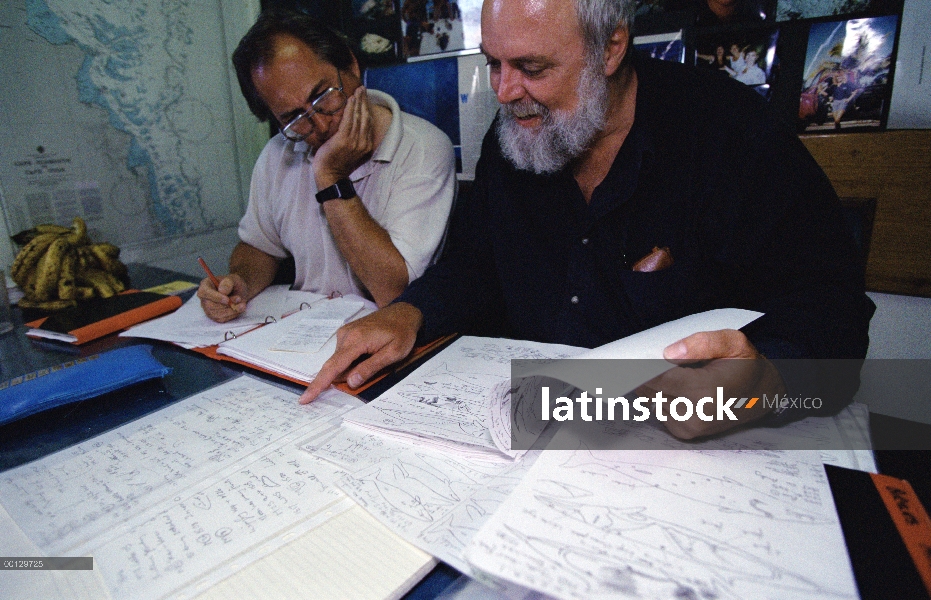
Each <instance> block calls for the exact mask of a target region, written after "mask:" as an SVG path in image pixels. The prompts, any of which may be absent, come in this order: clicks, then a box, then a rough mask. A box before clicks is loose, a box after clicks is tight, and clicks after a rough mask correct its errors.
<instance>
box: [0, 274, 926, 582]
mask: <svg viewBox="0 0 931 600" xmlns="http://www.w3.org/2000/svg"><path fill="white" fill-rule="evenodd" d="M130 276H131V278H132V281H133V285H134V287H136V288H139V289H142V288H145V287H149V286H152V285H156V284H159V283H165V282H166V281H172V280H175V279H190V277H188V276H184V275H179V274H177V273H173V272H170V271H165V270H163V269H157V268H153V267H147V266H144V265H130ZM27 316H28V315H27ZM13 318H14V324H15V325H16V326H17V328H16V330H15V331H14V332H12V333H9V334H6V335H3V336H0V380H5V379H9V378H11V377H15V376H17V375H22V374H24V373H29V372H31V371H35V370H37V369H41V368H44V367H49V366H52V365H57V364H60V363H62V362H64V361H67V360H69V359H72V358H76V357H79V356H87V355H90V354H94V353H98V352H102V351H106V350H110V349H113V348H117V347H122V346H128V345H135V344H149V345H152V346H153V355H154V356H155V357H156V358H157V359H158V360H159V361H161V362H162V363H163V364H164V365H166V366H168V367H171V368H172V373H171V374H169V375H168V376H166V377H164V378H163V379H160V380H152V381H147V382H143V383H140V384H136V385H133V386H131V387H129V388H125V389H123V390H119V391H116V392H112V393H109V394H105V395H103V396H99V397H97V398H92V399H88V400H84V401H82V402H78V403H74V404H70V405H66V406H62V407H58V408H55V409H52V410H48V411H45V412H42V413H38V414H35V415H32V416H30V417H27V418H25V419H22V420H19V421H15V422H13V423H8V424H7V425H4V426H0V472H2V471H5V470H7V469H10V468H13V467H15V466H18V465H21V464H24V463H27V462H29V461H32V460H35V459H38V458H41V457H43V456H45V455H48V454H51V453H53V452H55V451H58V450H61V449H63V448H66V447H69V446H72V445H74V444H77V443H79V442H81V441H83V440H86V439H88V438H91V437H94V436H95V435H98V434H100V433H103V432H105V431H108V430H110V429H113V428H115V427H119V426H120V425H123V424H124V423H127V422H130V421H133V420H135V419H138V418H140V417H142V416H144V415H146V414H149V413H151V412H153V411H156V410H159V409H161V408H164V407H165V406H168V405H170V404H172V403H174V402H177V401H179V400H182V399H184V398H186V397H188V396H190V395H192V394H195V393H198V392H200V391H203V390H205V389H207V388H209V387H211V386H213V385H216V384H218V383H221V382H223V381H226V380H228V379H232V378H233V377H236V376H238V375H239V374H240V373H242V372H243V371H249V372H250V373H252V374H254V375H256V376H257V377H261V378H265V379H268V380H273V381H276V382H277V383H279V384H281V383H284V384H285V385H288V386H291V387H293V389H294V390H295V391H300V389H301V387H300V386H297V385H295V384H289V383H287V382H282V381H281V380H277V379H273V378H271V376H269V375H266V374H264V373H260V372H258V371H253V370H251V369H248V368H246V367H240V366H238V365H234V364H232V363H226V362H222V361H216V360H212V359H209V358H207V357H204V356H202V355H200V354H197V353H195V352H191V351H187V350H183V349H181V348H179V347H176V346H173V345H171V344H166V343H160V342H154V341H152V340H141V339H133V338H119V337H117V336H115V335H113V336H108V337H106V338H102V339H100V340H96V341H94V342H91V343H89V344H86V345H84V346H81V347H74V346H70V345H68V344H61V343H55V342H45V341H38V340H33V339H30V338H27V337H26V336H25V328H24V327H23V326H22V324H23V315H22V313H21V311H19V310H18V309H15V310H14V311H13ZM423 360H426V357H424V358H423V359H421V361H418V362H416V363H414V364H413V365H410V366H408V367H406V368H405V369H403V370H402V371H400V372H399V373H395V374H393V375H391V376H389V377H387V378H385V379H384V380H382V381H381V382H379V383H377V384H376V385H374V386H372V387H371V388H369V389H367V390H366V391H365V392H363V393H362V394H360V396H361V397H362V399H363V400H371V399H373V398H375V397H376V396H377V395H379V394H380V393H381V392H383V391H384V390H385V389H387V388H388V387H390V386H391V385H393V384H394V383H396V382H397V381H399V380H400V379H401V378H402V377H404V376H405V375H406V374H407V373H409V372H410V371H411V370H413V369H414V368H416V367H417V366H419V364H420V362H422V361H423ZM870 428H871V431H872V434H873V436H874V439H877V440H882V443H881V444H878V445H880V446H881V447H896V446H895V445H894V444H892V443H890V442H889V440H894V439H900V438H902V437H903V436H904V437H911V436H915V437H917V438H922V439H925V440H927V439H931V426H929V425H926V424H921V423H913V422H909V421H903V420H902V419H895V418H893V417H886V416H883V415H875V414H873V415H871V418H870ZM876 460H877V464H878V466H879V469H880V471H881V472H883V473H886V474H889V475H892V476H894V477H899V478H902V479H907V480H909V481H910V482H911V484H912V486H913V488H914V489H915V492H916V493H917V495H918V496H919V498H920V499H921V501H922V502H923V503H924V505H925V506H926V507H931V476H929V475H931V452H928V451H915V450H911V451H909V450H885V451H877V452H876ZM458 575H459V574H458V573H457V572H456V571H455V570H454V569H452V568H450V567H448V566H446V565H440V566H439V567H437V569H435V570H434V571H433V572H432V573H431V574H430V575H429V576H428V577H427V578H426V579H425V580H424V581H423V582H422V583H421V584H420V585H419V586H417V587H416V588H415V589H414V590H412V592H411V593H410V594H409V595H408V596H407V598H430V597H434V596H436V595H437V594H438V593H439V592H441V591H442V590H443V589H444V588H445V587H446V586H447V585H449V584H450V583H452V582H453V581H454V580H455V578H456V577H458Z"/></svg>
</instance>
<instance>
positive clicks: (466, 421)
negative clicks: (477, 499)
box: [346, 309, 761, 460]
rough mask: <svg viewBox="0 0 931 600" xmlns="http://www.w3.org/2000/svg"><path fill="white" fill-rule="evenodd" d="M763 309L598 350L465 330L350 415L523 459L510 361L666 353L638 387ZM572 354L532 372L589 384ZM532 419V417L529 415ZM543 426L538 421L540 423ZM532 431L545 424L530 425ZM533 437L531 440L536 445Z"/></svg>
mask: <svg viewBox="0 0 931 600" xmlns="http://www.w3.org/2000/svg"><path fill="white" fill-rule="evenodd" d="M760 315H761V313H758V312H753V311H747V310H739V309H722V310H713V311H708V312H705V313H700V314H696V315H691V316H688V317H685V318H682V319H678V320H676V321H671V322H669V323H664V324H662V325H660V326H658V327H654V328H652V329H648V330H646V331H643V332H640V333H637V334H635V335H632V336H629V337H627V338H624V339H621V340H617V341H614V342H611V343H610V344H606V345H604V346H601V347H599V348H595V349H594V350H586V349H584V348H577V347H573V346H564V345H560V344H541V343H537V342H525V341H516V340H505V339H498V338H476V337H463V338H460V339H459V340H457V341H456V342H455V343H453V344H452V345H451V346H449V347H448V348H446V349H445V350H443V351H442V352H440V353H439V354H437V355H436V356H435V357H433V358H432V359H430V360H429V361H427V362H426V363H425V364H424V365H423V366H421V367H420V368H419V369H417V370H416V371H414V372H413V373H411V374H410V375H409V376H408V377H407V378H405V379H404V380H403V381H401V382H400V383H399V384H397V385H396V386H394V387H393V388H392V389H391V390H389V391H388V392H385V393H384V394H382V395H381V396H379V397H378V398H376V399H375V400H374V401H373V402H371V403H369V404H367V405H366V406H364V407H362V408H360V409H358V410H355V411H353V412H352V413H350V414H349V415H347V417H346V422H347V423H349V424H351V425H353V426H356V427H362V428H365V429H367V430H369V431H375V432H378V433H381V434H382V435H389V436H392V437H394V438H396V439H402V440H406V441H408V442H412V443H417V444H421V445H424V444H426V445H430V446H433V447H437V448H441V449H446V450H452V451H455V452H457V453H459V454H460V455H462V456H472V457H485V458H487V459H490V460H494V459H499V460H500V459H502V458H511V459H513V458H517V457H519V456H520V454H521V452H520V451H515V450H512V449H511V416H510V412H511V404H510V398H511V391H512V390H511V386H512V385H514V382H511V381H510V379H511V361H512V360H518V359H525V360H528V359H537V360H541V361H542V360H551V359H562V358H571V359H605V358H615V359H660V360H655V362H654V363H652V364H651V365H648V366H653V365H655V368H654V370H652V371H649V370H644V369H640V370H638V373H637V375H638V376H639V377H640V379H637V380H631V381H630V382H629V387H628V388H626V389H633V388H634V387H636V386H638V385H640V384H642V383H644V382H646V381H648V380H649V379H651V378H652V377H654V376H656V375H659V374H660V373H662V371H663V370H665V369H669V368H671V367H672V366H673V365H672V364H671V363H666V362H664V361H662V360H661V359H662V357H663V349H664V348H665V347H666V346H668V345H669V344H672V343H673V342H676V341H678V340H680V339H682V338H684V337H687V336H689V335H691V334H693V333H696V332H699V331H713V330H718V329H725V328H733V329H737V328H740V327H743V326H744V325H746V324H747V323H749V322H751V321H753V320H754V319H756V318H758V317H759V316H760ZM569 362H571V361H559V360H552V361H551V362H546V363H545V364H543V365H542V366H541V367H540V368H539V369H537V370H535V371H532V372H528V373H527V379H528V380H529V379H530V377H549V378H551V379H554V380H558V381H562V382H565V383H567V384H568V386H569V387H570V388H571V387H579V388H584V387H585V385H586V383H587V382H583V381H579V380H578V376H577V369H576V370H573V369H571V368H566V366H567V363H569ZM526 421H527V422H528V423H530V422H532V421H533V419H527V420H526ZM537 427H538V424H537ZM529 433H530V434H531V441H532V438H534V437H536V436H537V435H539V433H540V430H539V429H535V430H532V431H529ZM530 445H531V444H529V443H528V444H527V446H530Z"/></svg>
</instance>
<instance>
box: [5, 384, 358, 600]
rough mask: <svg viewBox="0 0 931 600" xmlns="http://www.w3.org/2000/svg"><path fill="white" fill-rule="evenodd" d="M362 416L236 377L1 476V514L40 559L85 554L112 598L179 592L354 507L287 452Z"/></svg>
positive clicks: (344, 402)
mask: <svg viewBox="0 0 931 600" xmlns="http://www.w3.org/2000/svg"><path fill="white" fill-rule="evenodd" d="M360 404H361V403H360V402H359V401H358V400H357V399H355V398H353V397H351V396H348V395H346V394H342V393H340V392H337V391H335V390H333V391H329V392H327V395H326V396H325V397H322V398H320V399H318V400H317V401H316V402H314V403H312V404H310V405H306V406H302V405H299V404H298V403H297V394H296V393H295V392H292V391H289V390H285V389H282V388H279V387H277V386H274V385H272V384H269V383H265V382H262V381H259V380H256V379H254V378H251V377H246V376H242V377H239V378H237V379H234V380H231V381H229V382H226V383H223V384H221V385H219V386H216V387H214V388H211V389H209V390H207V391H205V392H202V393H200V394H197V395H195V396H192V397H190V398H188V399H186V400H183V401H181V402H178V403H177V404H174V405H172V406H169V407H167V408H165V409H162V410H160V411H158V412H156V413H153V414H150V415H147V416H146V417H143V418H142V419H139V420H138V421H134V422H132V423H129V424H127V425H124V426H122V427H120V428H118V429H116V430H113V431H111V432H108V433H105V434H103V435H101V436H98V437H96V438H93V439H91V440H88V441H86V442H84V443H82V444H79V445H77V446H74V447H72V448H69V449H66V450H63V451H61V452H58V453H55V454H52V455H49V456H47V457H45V458H43V459H40V460H38V461H35V462H33V463H30V464H27V465H23V466H22V467H18V468H16V469H12V470H10V471H7V472H5V473H3V474H2V476H0V502H2V504H3V507H4V508H5V510H6V512H7V513H8V514H9V515H10V516H11V518H12V519H13V520H14V521H15V523H16V524H17V526H18V527H19V528H20V529H21V530H22V532H24V533H25V535H26V536H28V538H29V540H30V541H31V542H32V543H34V544H35V545H36V547H37V548H39V549H40V550H41V551H42V552H43V553H47V554H48V555H53V556H54V555H59V556H61V555H93V556H94V557H95V559H96V563H95V564H97V565H99V568H100V573H101V575H102V577H103V579H104V581H105V582H106V584H107V587H108V589H109V590H110V592H111V593H112V594H113V595H114V596H115V597H137V598H160V597H163V596H165V595H166V594H169V593H172V594H175V593H181V592H182V591H183V590H184V589H185V588H186V587H188V586H195V585H196V584H197V583H198V582H199V581H201V580H202V579H203V578H205V577H207V578H209V574H210V572H211V571H213V570H215V569H216V568H217V567H218V566H219V565H221V564H223V563H225V562H229V561H230V560H231V559H232V558H233V557H237V561H238V562H241V564H242V565H245V564H248V562H249V561H251V560H254V559H256V558H258V557H261V556H264V555H266V554H268V553H269V552H272V551H273V550H275V549H276V548H277V547H278V546H279V545H280V544H282V543H284V542H286V541H288V540H290V539H291V538H292V537H293V536H295V535H299V534H300V533H302V532H303V531H306V530H308V529H309V528H311V527H314V526H315V525H317V524H319V523H320V522H322V521H323V520H325V519H326V518H329V517H331V516H333V515H335V514H338V513H339V512H340V511H342V510H345V509H347V508H349V507H350V506H351V505H352V504H351V502H350V501H349V500H348V499H347V498H346V497H345V496H344V495H343V494H342V493H341V492H339V491H338V490H337V488H336V487H335V486H334V484H333V482H334V478H335V476H336V473H337V471H336V470H335V469H334V468H333V467H332V466H330V465H329V464H328V463H325V462H323V461H321V460H318V459H315V458H314V457H311V456H309V455H307V454H306V453H304V452H301V451H300V450H298V449H297V447H296V443H297V441H298V440H299V439H301V438H304V437H307V436H309V435H313V434H314V433H318V432H331V431H335V428H336V427H338V424H339V418H340V417H341V415H342V414H343V413H345V412H346V411H348V410H350V409H351V408H353V407H356V406H358V405H360Z"/></svg>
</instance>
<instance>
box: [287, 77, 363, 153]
mask: <svg viewBox="0 0 931 600" xmlns="http://www.w3.org/2000/svg"><path fill="white" fill-rule="evenodd" d="M336 78H337V80H338V81H339V87H331V88H327V89H326V91H325V92H323V93H322V94H320V96H318V97H317V99H316V100H314V101H313V102H311V104H310V110H308V111H305V112H302V113H301V114H299V115H298V116H296V117H294V118H293V119H291V120H290V121H288V123H287V124H286V125H285V126H284V127H282V128H281V133H282V134H283V135H284V136H285V137H286V138H288V139H289V140H291V141H292V142H300V141H303V140H304V138H306V137H307V136H308V135H310V132H311V131H313V127H314V125H313V121H312V120H311V119H312V118H313V116H314V115H315V114H317V113H320V114H321V115H335V114H336V113H338V112H339V111H341V110H343V107H345V106H346V102H347V100H348V99H347V98H346V94H345V93H344V92H343V78H342V77H340V75H339V71H337V72H336ZM302 132H303V133H302Z"/></svg>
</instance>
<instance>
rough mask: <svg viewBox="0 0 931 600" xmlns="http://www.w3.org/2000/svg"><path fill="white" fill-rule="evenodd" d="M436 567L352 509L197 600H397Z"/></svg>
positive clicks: (402, 541) (208, 591)
mask: <svg viewBox="0 0 931 600" xmlns="http://www.w3.org/2000/svg"><path fill="white" fill-rule="evenodd" d="M435 565H436V561H435V560H434V559H433V557H431V556H430V555H429V554H426V553H425V552H422V551H420V550H418V549H417V548H415V547H414V546H412V545H411V544H409V543H407V542H405V541H404V540H403V539H401V538H400V537H398V536H397V535H395V534H394V533H392V532H391V531H390V530H389V529H388V528H387V527H385V526H384V525H382V524H381V523H379V522H378V521H377V520H376V519H375V518H374V517H372V516H371V515H369V514H368V513H367V512H365V510H364V509H362V508H361V507H359V506H353V507H352V508H351V509H349V510H347V511H345V512H343V513H341V514H340V515H338V516H336V517H333V518H332V519H329V520H328V521H326V522H325V523H323V524H322V525H320V526H319V527H316V528H315V529H313V530H311V531H309V532H307V533H306V534H304V535H303V536H301V537H299V538H298V539H296V540H294V541H293V542H291V543H289V544H287V545H286V546H283V547H282V548H280V549H279V550H277V551H276V552H274V553H272V554H270V555H269V556H267V557H265V558H263V559H261V560H259V561H258V562H255V563H253V564H251V565H249V566H248V567H246V568H245V569H242V570H241V571H238V572H237V573H236V574H234V575H233V576H231V577H230V578H228V579H225V580H224V581H221V582H220V583H218V584H217V585H215V586H213V587H212V588H210V589H209V590H206V591H205V592H204V593H203V594H201V595H200V596H198V597H197V599H198V600H227V599H228V598H317V599H321V600H327V599H330V598H332V599H341V598H347V599H352V600H356V599H360V600H364V599H366V600H367V599H372V600H376V599H377V600H383V599H396V598H400V597H401V596H403V595H404V594H405V593H407V592H408V591H409V590H410V589H411V588H412V587H413V586H414V585H416V584H417V582H419V581H420V580H421V579H422V578H423V577H424V576H425V575H426V574H427V573H429V572H430V570H431V569H432V568H433V567H434V566H435Z"/></svg>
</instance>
